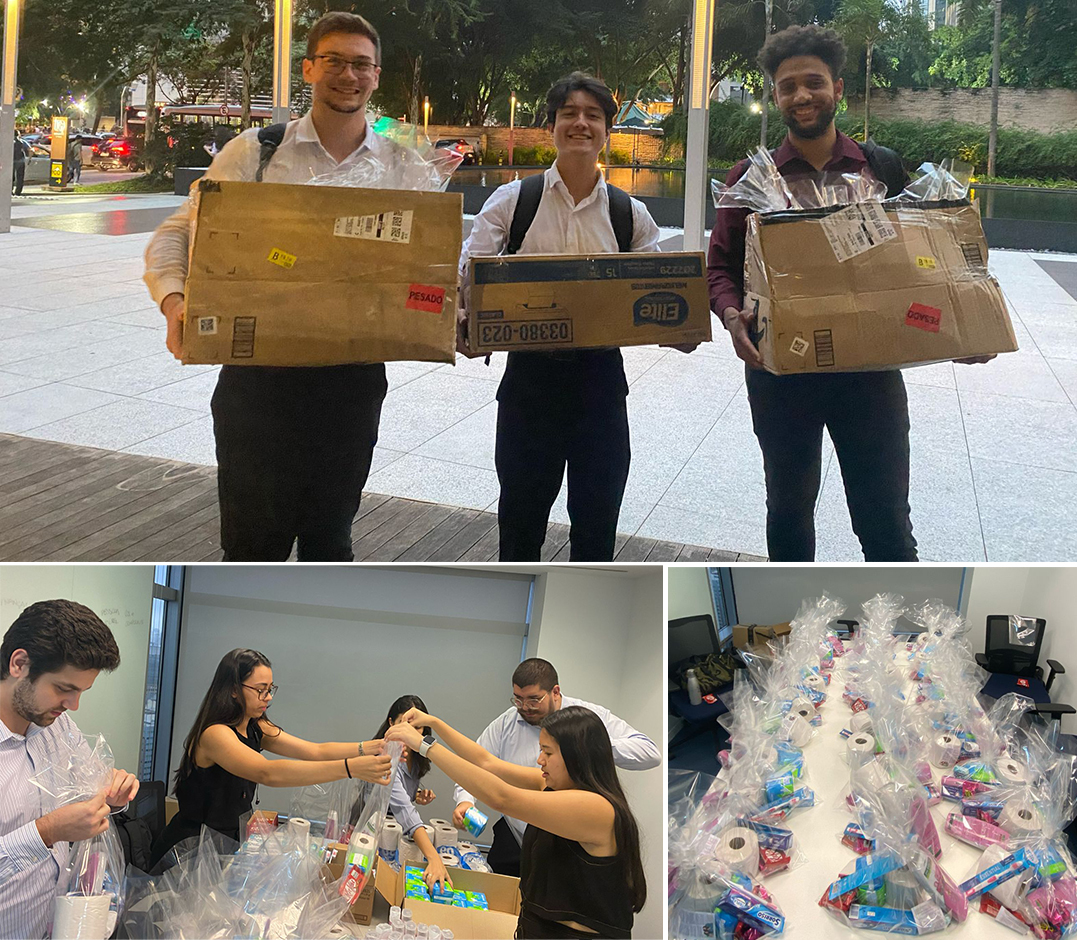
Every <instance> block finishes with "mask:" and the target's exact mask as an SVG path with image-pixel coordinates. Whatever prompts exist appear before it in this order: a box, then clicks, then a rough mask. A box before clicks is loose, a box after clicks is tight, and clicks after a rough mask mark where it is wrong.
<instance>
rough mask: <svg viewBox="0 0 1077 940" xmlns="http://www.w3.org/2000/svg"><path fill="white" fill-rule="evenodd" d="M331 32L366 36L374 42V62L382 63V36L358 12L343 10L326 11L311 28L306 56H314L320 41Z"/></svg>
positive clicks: (311, 57)
mask: <svg viewBox="0 0 1077 940" xmlns="http://www.w3.org/2000/svg"><path fill="white" fill-rule="evenodd" d="M330 33H355V34H357V35H359V36H366V38H367V39H369V40H370V41H371V42H372V43H374V64H375V65H381V37H380V36H379V35H378V31H377V30H376V29H375V28H374V27H373V26H371V25H370V23H369V22H368V21H367V20H366V19H364V18H363V17H361V16H360V15H359V14H358V13H345V12H344V11H342V10H334V11H333V12H332V13H326V14H325V16H323V17H321V18H320V19H319V20H318V22H316V23H315V24H314V25H313V26H312V27H311V28H310V32H309V33H307V55H306V57H307V58H308V59H313V58H314V55H315V53H316V52H317V51H318V43H320V42H321V41H322V40H323V39H324V38H325V37H326V36H328V35H329V34H330Z"/></svg>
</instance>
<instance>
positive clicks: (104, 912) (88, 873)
mask: <svg viewBox="0 0 1077 940" xmlns="http://www.w3.org/2000/svg"><path fill="white" fill-rule="evenodd" d="M57 747H58V753H57V757H56V759H55V760H54V761H53V763H51V764H50V765H49V766H47V767H45V768H43V769H42V770H41V771H39V772H38V773H37V774H35V775H34V776H33V777H31V778H30V782H31V783H33V784H34V785H35V786H36V787H38V788H39V789H41V790H43V791H44V792H45V793H47V794H49V795H50V796H51V797H52V798H53V799H54V800H55V801H56V805H57V806H67V805H68V804H70V803H80V802H83V801H85V800H90V799H93V798H94V797H95V796H97V795H98V794H99V793H101V792H102V791H104V790H106V789H107V788H108V787H109V786H110V784H111V783H112V776H113V772H114V771H115V769H116V762H115V760H114V759H113V757H112V750H111V749H110V748H109V746H108V744H107V742H106V741H105V739H104V737H102V736H101V735H96V736H94V737H85V736H83V734H82V733H81V732H80V731H78V729H77V728H74V727H72V728H71V729H70V730H69V731H67V732H66V733H65V734H63V735H62V736H61V737H59V738H58V739H57ZM125 869H126V863H125V862H124V857H123V849H122V847H121V846H120V840H119V838H118V837H117V836H116V831H115V829H113V827H112V822H111V820H110V821H109V825H108V828H107V829H106V830H105V831H104V832H102V833H101V834H99V835H96V836H94V837H93V838H92V839H87V840H85V841H83V842H75V843H73V844H72V846H71V850H70V853H69V854H68V857H67V863H66V865H65V866H64V868H63V870H62V871H61V872H60V877H59V880H58V882H57V885H56V902H55V905H54V908H53V917H52V937H53V938H55V940H103V938H105V937H111V936H112V933H113V931H114V930H115V929H116V923H117V921H118V919H119V918H120V916H122V914H123V901H124V896H125V894H126V889H125V884H124V873H125Z"/></svg>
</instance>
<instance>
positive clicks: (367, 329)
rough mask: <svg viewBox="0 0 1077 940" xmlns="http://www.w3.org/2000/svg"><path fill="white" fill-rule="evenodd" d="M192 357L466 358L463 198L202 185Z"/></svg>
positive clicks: (307, 361)
mask: <svg viewBox="0 0 1077 940" xmlns="http://www.w3.org/2000/svg"><path fill="white" fill-rule="evenodd" d="M195 198H196V201H197V214H196V219H195V222H194V224H193V226H192V230H191V246H190V263H189V270H188V276H187V286H186V318H185V323H184V333H183V361H184V362H187V363H206V364H216V363H225V364H228V365H271V366H311V365H337V364H345V363H353V362H389V361H394V360H424V361H429V362H453V361H455V358H456V357H455V343H456V285H457V264H458V263H459V258H460V244H461V236H462V218H463V216H462V212H463V202H462V197H461V196H460V195H459V194H458V193H425V192H411V191H406V190H382V189H357V188H349V187H335V186H305V185H292V184H284V183H241V182H231V181H218V180H203V181H201V182H200V184H199V187H198V190H197V193H196V197H195Z"/></svg>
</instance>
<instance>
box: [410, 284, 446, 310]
mask: <svg viewBox="0 0 1077 940" xmlns="http://www.w3.org/2000/svg"><path fill="white" fill-rule="evenodd" d="M404 306H405V307H407V308H408V309H409V310H425V311H427V312H428V313H441V311H442V308H443V307H444V306H445V288H444V287H430V286H429V285H427V284H412V285H411V286H410V287H409V288H408V302H407V303H406V304H404Z"/></svg>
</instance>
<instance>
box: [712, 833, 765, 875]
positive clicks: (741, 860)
mask: <svg viewBox="0 0 1077 940" xmlns="http://www.w3.org/2000/svg"><path fill="white" fill-rule="evenodd" d="M714 857H715V858H716V859H718V861H720V862H725V864H727V865H728V866H729V867H730V868H733V869H735V870H737V871H741V872H744V873H745V874H746V875H751V876H753V877H754V876H756V875H758V874H759V838H758V836H756V834H755V833H754V832H753V831H752V830H751V829H747V828H745V827H744V826H733V827H732V828H730V829H727V830H726V831H725V832H723V833H722V834H721V835H720V836H719V837H718V847H717V848H716V849H715V850H714Z"/></svg>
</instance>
